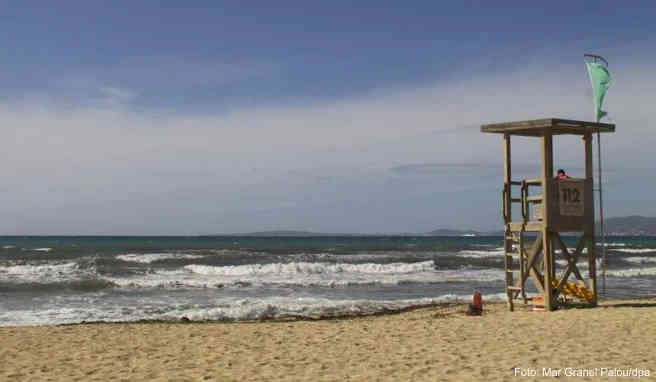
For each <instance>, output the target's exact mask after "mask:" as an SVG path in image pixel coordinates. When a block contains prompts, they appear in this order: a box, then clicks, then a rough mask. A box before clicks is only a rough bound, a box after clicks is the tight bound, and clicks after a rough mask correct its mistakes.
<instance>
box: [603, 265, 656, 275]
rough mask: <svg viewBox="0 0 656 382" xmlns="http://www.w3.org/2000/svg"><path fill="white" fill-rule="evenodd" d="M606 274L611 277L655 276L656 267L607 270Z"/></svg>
mask: <svg viewBox="0 0 656 382" xmlns="http://www.w3.org/2000/svg"><path fill="white" fill-rule="evenodd" d="M606 275H607V276H610V277H641V276H654V275H656V267H645V268H627V269H616V270H607V271H606Z"/></svg>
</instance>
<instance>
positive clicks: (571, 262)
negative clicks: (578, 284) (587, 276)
mask: <svg viewBox="0 0 656 382" xmlns="http://www.w3.org/2000/svg"><path fill="white" fill-rule="evenodd" d="M584 237H585V236H581V237H580V238H579V242H578V244H577V245H576V249H575V250H574V254H570V253H569V250H568V249H567V246H566V245H565V243H563V239H562V238H561V237H560V234H558V233H557V232H556V233H555V234H554V238H555V239H556V243H557V244H558V246H559V247H560V250H561V251H563V254H564V255H565V256H566V260H567V263H568V268H569V267H572V272H574V275H575V276H576V278H577V279H579V280H583V276H582V275H581V272H579V268H578V266H577V265H576V260H577V258H578V254H579V253H580V252H581V249H582V246H583V244H584V243H585V240H584Z"/></svg>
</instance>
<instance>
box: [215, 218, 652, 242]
mask: <svg viewBox="0 0 656 382" xmlns="http://www.w3.org/2000/svg"><path fill="white" fill-rule="evenodd" d="M595 226H596V228H597V234H599V233H600V226H601V224H600V222H599V221H597V222H596V225H595ZM604 231H606V235H608V236H656V217H645V216H639V215H632V216H623V217H614V218H608V219H606V220H605V221H604ZM502 235H503V231H502V230H500V229H499V230H495V231H476V230H472V229H452V228H439V229H436V230H433V231H430V232H415V233H412V232H404V233H369V234H362V233H324V232H312V231H300V230H299V231H297V230H272V231H258V232H248V233H234V234H217V235H210V236H261V237H304V236H307V237H310V236H463V237H475V236H502Z"/></svg>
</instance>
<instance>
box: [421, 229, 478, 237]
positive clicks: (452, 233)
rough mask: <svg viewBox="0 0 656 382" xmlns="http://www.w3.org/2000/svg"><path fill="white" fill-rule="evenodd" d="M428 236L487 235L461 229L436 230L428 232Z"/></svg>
mask: <svg viewBox="0 0 656 382" xmlns="http://www.w3.org/2000/svg"><path fill="white" fill-rule="evenodd" d="M426 235H428V236H479V235H485V233H483V232H478V231H472V230H459V229H436V230H435V231H430V232H426Z"/></svg>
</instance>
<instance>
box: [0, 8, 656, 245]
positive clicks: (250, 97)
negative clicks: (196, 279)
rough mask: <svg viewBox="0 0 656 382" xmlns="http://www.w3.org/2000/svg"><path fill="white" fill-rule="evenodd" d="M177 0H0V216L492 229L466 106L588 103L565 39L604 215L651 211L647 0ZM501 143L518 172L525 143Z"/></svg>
mask: <svg viewBox="0 0 656 382" xmlns="http://www.w3.org/2000/svg"><path fill="white" fill-rule="evenodd" d="M183 3H185V2H179V1H146V0H144V1H138V2H134V1H115V2H101V1H65V2H58V3H57V5H56V6H53V3H52V2H32V1H21V2H18V1H4V2H3V7H2V9H3V10H2V12H0V32H1V33H0V49H3V50H4V52H3V53H4V54H3V59H2V60H1V61H0V134H1V135H0V137H2V139H1V140H0V142H2V143H3V145H2V146H3V150H2V157H1V158H2V161H1V162H0V176H1V177H2V182H0V195H2V202H0V216H2V219H0V234H4V235H68V234H73V235H94V234H97V235H203V234H227V233H242V232H253V231H266V230H308V231H314V232H333V233H411V232H427V231H431V230H435V229H438V228H458V229H477V230H499V229H500V228H501V226H502V222H501V218H500V195H501V194H500V190H501V188H502V182H503V179H502V174H503V153H502V144H501V137H499V136H497V135H489V134H482V133H480V125H482V124H486V123H493V122H505V121H515V120H526V119H538V118H547V117H558V118H568V119H583V120H591V119H592V118H593V106H592V91H591V88H590V84H589V80H588V78H587V73H586V71H585V67H584V60H583V54H584V53H596V54H600V55H602V56H604V57H605V58H606V59H607V60H608V61H609V69H610V72H611V75H612V84H611V89H610V90H609V92H608V94H607V96H606V100H605V109H606V110H607V111H608V112H609V119H607V120H606V121H607V122H611V123H615V124H616V125H617V130H616V133H615V134H609V135H606V136H604V137H603V138H602V145H603V150H602V154H603V166H604V174H605V176H604V190H605V194H604V200H605V205H604V208H605V212H606V215H607V216H624V215H631V214H641V215H645V216H656V197H655V196H654V193H653V189H654V188H655V187H656V177H654V176H653V174H654V164H653V160H652V152H653V147H655V145H656V135H655V134H654V133H653V130H654V127H655V126H652V125H653V123H651V120H650V118H649V117H650V116H651V114H652V113H651V112H652V110H653V106H652V105H653V100H654V94H655V91H656V76H654V66H653V63H654V61H655V59H656V53H654V49H653V47H654V46H655V43H656V38H655V37H653V36H656V24H655V23H654V22H653V20H654V19H655V18H656V5H653V3H652V2H648V1H644V2H640V1H635V2H630V3H628V5H626V4H622V5H621V6H619V5H618V3H617V2H611V1H607V2H604V1H601V2H598V1H597V2H587V1H581V2H564V1H563V2H560V1H552V2H540V3H539V4H538V3H537V2H534V3H535V4H531V3H532V2H526V1H518V2H513V1H498V2H483V1H481V2H467V1H461V2H460V1H459V2H436V1H414V2H412V3H410V4H408V5H402V4H401V2H398V1H384V0H379V1H359V2H352V1H348V2H347V1H339V0H335V1H330V2H328V1H321V2H319V1H310V0H305V1H284V0H280V1H276V2H270V1H266V2H264V1H249V2H244V1H234V2H233V1H221V2H217V1H194V2H188V3H190V4H193V5H182V4H183ZM356 3H357V5H354V4H356ZM573 3H575V4H573ZM185 4H186V3H185ZM582 150H583V145H582V143H581V142H580V139H577V138H575V137H569V138H561V137H559V138H557V139H556V140H555V147H554V155H555V158H556V163H555V166H556V167H564V168H567V169H568V171H569V173H570V175H572V176H577V175H579V176H582V175H583V164H584V162H583V154H582ZM512 154H513V158H514V160H515V163H516V166H515V167H514V168H513V171H514V173H515V174H516V176H517V177H535V176H537V175H538V171H539V162H538V160H539V148H538V146H537V141H535V140H530V139H524V140H522V139H518V140H517V143H516V144H514V145H513V153H512Z"/></svg>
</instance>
